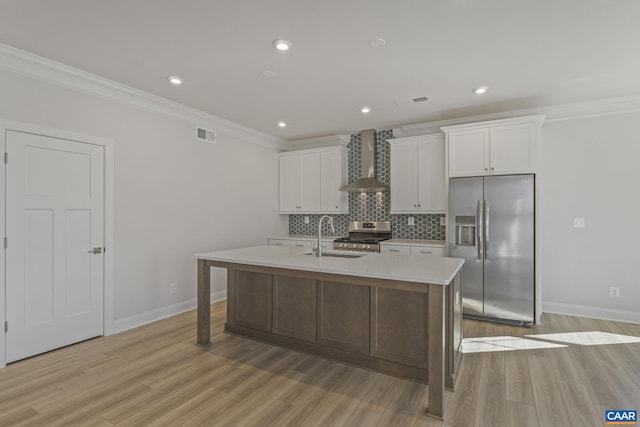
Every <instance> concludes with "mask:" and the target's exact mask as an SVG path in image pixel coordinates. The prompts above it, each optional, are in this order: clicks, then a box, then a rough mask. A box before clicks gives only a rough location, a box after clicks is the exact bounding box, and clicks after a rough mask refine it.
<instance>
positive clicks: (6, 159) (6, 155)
mask: <svg viewBox="0 0 640 427" xmlns="http://www.w3.org/2000/svg"><path fill="white" fill-rule="evenodd" d="M7 163H9V153H7V152H6V151H5V153H4V164H5V165H6V164H7Z"/></svg>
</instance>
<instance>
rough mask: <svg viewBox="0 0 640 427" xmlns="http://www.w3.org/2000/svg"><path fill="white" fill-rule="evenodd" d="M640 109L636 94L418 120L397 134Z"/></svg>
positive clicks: (395, 130)
mask: <svg viewBox="0 0 640 427" xmlns="http://www.w3.org/2000/svg"><path fill="white" fill-rule="evenodd" d="M638 112H640V95H632V96H624V97H616V98H607V99H601V100H595V101H589V102H577V103H573V104H563V105H553V106H546V107H537V108H527V109H522V110H512V111H505V112H501V113H494V114H483V115H479V116H470V117H462V118H458V119H450V120H440V121H436V122H426V123H417V124H412V125H406V126H400V127H398V128H394V129H393V136H394V137H396V138H402V137H407V136H418V135H429V134H434V133H439V132H441V130H440V128H442V127H447V126H457V125H464V124H471V123H477V122H487V121H493V120H505V119H517V118H519V117H522V116H533V115H540V116H546V118H545V119H544V122H545V123H553V122H561V121H568V120H580V119H588V118H593V117H600V116H612V115H618V114H629V113H638Z"/></svg>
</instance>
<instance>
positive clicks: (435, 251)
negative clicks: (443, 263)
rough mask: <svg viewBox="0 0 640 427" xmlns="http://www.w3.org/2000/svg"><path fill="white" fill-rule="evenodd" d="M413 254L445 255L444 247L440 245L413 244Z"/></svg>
mask: <svg viewBox="0 0 640 427" xmlns="http://www.w3.org/2000/svg"><path fill="white" fill-rule="evenodd" d="M411 255H418V256H444V248H441V247H438V246H422V245H419V246H417V245H412V246H411Z"/></svg>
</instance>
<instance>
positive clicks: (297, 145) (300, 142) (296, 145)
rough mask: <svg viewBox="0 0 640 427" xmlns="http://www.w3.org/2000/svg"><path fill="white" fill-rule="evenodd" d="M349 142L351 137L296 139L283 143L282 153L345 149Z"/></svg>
mask: <svg viewBox="0 0 640 427" xmlns="http://www.w3.org/2000/svg"><path fill="white" fill-rule="evenodd" d="M350 140H351V135H328V136H319V137H317V138H307V139H297V140H292V141H285V142H284V143H283V144H282V148H283V149H284V151H290V150H302V149H307V148H323V147H334V146H336V145H340V146H343V147H346V146H347V144H349V141H350Z"/></svg>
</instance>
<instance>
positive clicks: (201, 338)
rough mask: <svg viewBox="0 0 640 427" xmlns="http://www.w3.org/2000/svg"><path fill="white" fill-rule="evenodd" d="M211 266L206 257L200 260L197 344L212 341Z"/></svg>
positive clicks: (205, 343)
mask: <svg viewBox="0 0 640 427" xmlns="http://www.w3.org/2000/svg"><path fill="white" fill-rule="evenodd" d="M210 278H211V267H209V265H208V263H207V261H206V260H204V259H199V260H198V327H197V344H198V345H207V344H209V343H210V342H211V280H210Z"/></svg>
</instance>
